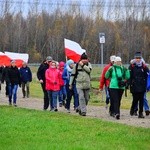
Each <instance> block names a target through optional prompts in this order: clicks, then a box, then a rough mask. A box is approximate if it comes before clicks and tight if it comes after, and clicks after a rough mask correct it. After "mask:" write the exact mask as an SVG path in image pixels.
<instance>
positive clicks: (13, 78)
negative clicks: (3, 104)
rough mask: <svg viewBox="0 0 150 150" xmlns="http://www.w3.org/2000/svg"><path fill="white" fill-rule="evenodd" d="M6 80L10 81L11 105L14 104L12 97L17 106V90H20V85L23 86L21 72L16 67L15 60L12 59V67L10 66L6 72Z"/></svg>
mask: <svg viewBox="0 0 150 150" xmlns="http://www.w3.org/2000/svg"><path fill="white" fill-rule="evenodd" d="M6 82H8V88H9V105H12V98H13V105H14V106H17V105H16V101H17V90H18V85H19V86H20V87H21V80H20V72H19V70H18V68H17V67H16V62H15V60H12V61H11V66H10V68H8V71H7V74H6Z"/></svg>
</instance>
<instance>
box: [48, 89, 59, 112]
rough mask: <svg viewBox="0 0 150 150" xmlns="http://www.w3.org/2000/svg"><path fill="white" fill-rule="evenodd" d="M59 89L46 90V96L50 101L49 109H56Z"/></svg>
mask: <svg viewBox="0 0 150 150" xmlns="http://www.w3.org/2000/svg"><path fill="white" fill-rule="evenodd" d="M58 92H59V91H52V90H48V91H47V93H48V98H49V102H50V110H54V109H57V97H58Z"/></svg>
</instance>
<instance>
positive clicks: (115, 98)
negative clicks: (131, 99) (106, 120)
mask: <svg viewBox="0 0 150 150" xmlns="http://www.w3.org/2000/svg"><path fill="white" fill-rule="evenodd" d="M123 92H124V90H123V89H112V88H110V99H111V111H112V112H113V113H114V114H115V115H116V114H120V104H121V98H122V95H123Z"/></svg>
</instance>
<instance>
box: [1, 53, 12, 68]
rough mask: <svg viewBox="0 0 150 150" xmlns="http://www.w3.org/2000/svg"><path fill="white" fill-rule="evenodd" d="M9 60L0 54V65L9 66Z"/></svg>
mask: <svg viewBox="0 0 150 150" xmlns="http://www.w3.org/2000/svg"><path fill="white" fill-rule="evenodd" d="M10 60H11V59H10V58H9V57H8V56H7V55H6V54H4V53H2V52H0V65H2V66H9V65H10Z"/></svg>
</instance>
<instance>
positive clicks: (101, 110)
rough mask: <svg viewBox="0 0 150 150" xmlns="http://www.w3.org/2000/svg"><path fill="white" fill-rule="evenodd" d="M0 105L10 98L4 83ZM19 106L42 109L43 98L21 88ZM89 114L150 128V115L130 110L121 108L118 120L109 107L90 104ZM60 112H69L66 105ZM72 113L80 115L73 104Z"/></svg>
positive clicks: (107, 119)
mask: <svg viewBox="0 0 150 150" xmlns="http://www.w3.org/2000/svg"><path fill="white" fill-rule="evenodd" d="M0 105H8V98H7V97H6V96H5V94H4V85H2V91H1V93H0ZM17 106H18V107H22V108H28V109H36V110H42V108H43V100H42V99H39V98H32V97H30V98H22V93H21V88H19V89H18V99H17ZM87 110H88V111H87V116H86V117H91V118H97V119H102V120H106V121H111V122H117V123H121V124H126V125H131V126H135V127H144V128H150V115H149V116H145V118H144V119H139V118H138V117H137V116H130V115H129V110H124V109H121V116H120V120H116V119H115V118H113V117H110V116H109V113H108V109H106V108H105V107H101V106H88V107H87ZM58 111H59V112H64V113H67V112H66V110H65V108H64V107H59V108H58ZM70 115H78V114H77V113H75V111H74V110H73V106H71V113H70Z"/></svg>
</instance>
